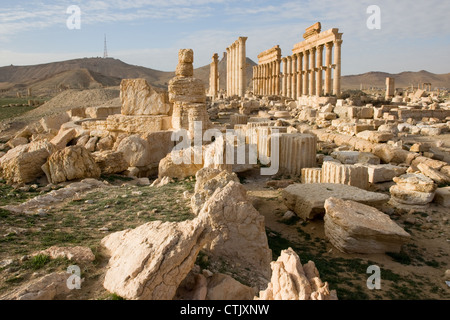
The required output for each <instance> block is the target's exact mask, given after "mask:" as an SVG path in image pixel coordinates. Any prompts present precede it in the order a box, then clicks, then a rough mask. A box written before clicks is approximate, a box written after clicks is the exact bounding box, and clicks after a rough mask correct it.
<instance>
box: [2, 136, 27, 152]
mask: <svg viewBox="0 0 450 320" xmlns="http://www.w3.org/2000/svg"><path fill="white" fill-rule="evenodd" d="M27 143H28V139H27V138H25V137H16V138H12V139H9V141H8V142H7V143H6V145H7V146H8V147H10V148H11V149H12V148H15V147H17V146H20V145H24V144H27Z"/></svg>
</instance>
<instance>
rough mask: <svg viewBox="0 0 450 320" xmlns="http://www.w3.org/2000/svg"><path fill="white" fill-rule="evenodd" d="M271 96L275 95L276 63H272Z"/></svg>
mask: <svg viewBox="0 0 450 320" xmlns="http://www.w3.org/2000/svg"><path fill="white" fill-rule="evenodd" d="M270 94H271V95H274V94H275V63H274V62H273V61H272V62H270Z"/></svg>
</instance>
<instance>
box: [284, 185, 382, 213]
mask: <svg viewBox="0 0 450 320" xmlns="http://www.w3.org/2000/svg"><path fill="white" fill-rule="evenodd" d="M282 196H283V201H284V204H285V205H286V206H287V207H288V209H289V210H292V211H294V212H295V213H296V214H297V216H299V217H300V218H302V219H305V220H306V219H314V218H316V217H320V216H323V214H324V213H325V208H324V204H325V200H326V199H328V198H330V197H334V198H340V199H344V200H353V201H357V202H360V203H364V204H367V205H370V206H375V207H380V206H381V205H382V204H384V203H386V202H387V201H388V200H389V196H388V195H385V194H382V193H375V192H369V191H366V190H362V189H360V188H357V187H353V186H348V185H339V184H333V183H311V184H293V185H291V186H289V187H287V188H286V189H284V190H283V192H282Z"/></svg>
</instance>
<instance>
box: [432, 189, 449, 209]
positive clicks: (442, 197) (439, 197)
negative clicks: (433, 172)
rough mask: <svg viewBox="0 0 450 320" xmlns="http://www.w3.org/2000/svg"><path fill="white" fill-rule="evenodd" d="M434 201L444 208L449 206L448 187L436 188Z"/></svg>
mask: <svg viewBox="0 0 450 320" xmlns="http://www.w3.org/2000/svg"><path fill="white" fill-rule="evenodd" d="M434 202H436V203H438V204H440V205H441V206H443V207H445V208H450V187H445V188H439V189H437V190H436V196H435V197H434Z"/></svg>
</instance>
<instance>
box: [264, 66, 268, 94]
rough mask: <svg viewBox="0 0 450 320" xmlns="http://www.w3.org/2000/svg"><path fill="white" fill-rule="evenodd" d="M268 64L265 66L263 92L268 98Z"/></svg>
mask: <svg viewBox="0 0 450 320" xmlns="http://www.w3.org/2000/svg"><path fill="white" fill-rule="evenodd" d="M267 76H268V73H267V63H266V64H263V81H264V90H263V95H265V96H267V88H268V87H269V85H268V81H267Z"/></svg>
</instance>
